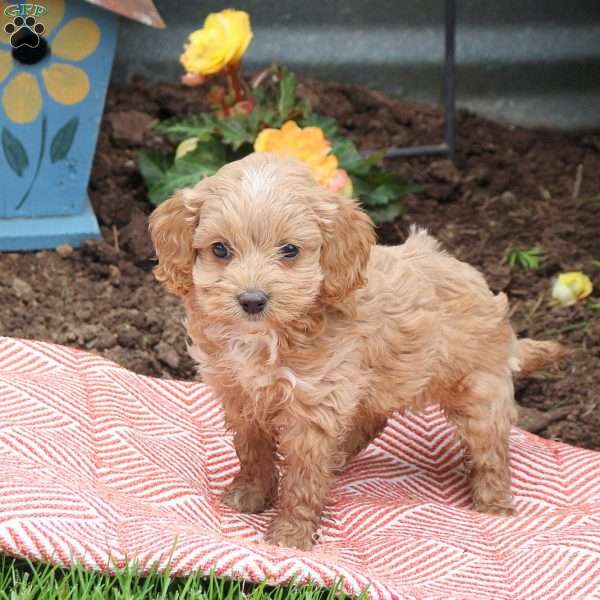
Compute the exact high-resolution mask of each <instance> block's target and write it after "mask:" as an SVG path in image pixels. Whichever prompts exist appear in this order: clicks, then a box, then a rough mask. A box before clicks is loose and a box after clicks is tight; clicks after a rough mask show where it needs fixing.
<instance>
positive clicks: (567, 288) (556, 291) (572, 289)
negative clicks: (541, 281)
mask: <svg viewBox="0 0 600 600" xmlns="http://www.w3.org/2000/svg"><path fill="white" fill-rule="evenodd" d="M592 289H593V286H592V282H591V280H590V278H589V277H588V276H587V275H586V274H585V273H581V272H579V271H571V272H569V273H561V274H560V275H559V276H558V277H557V279H556V281H555V282H554V285H553V287H552V297H553V298H554V299H555V300H557V301H558V302H559V303H560V304H562V305H563V306H570V305H571V304H575V302H577V301H578V300H583V299H584V298H587V297H588V296H589V295H590V294H591V293H592Z"/></svg>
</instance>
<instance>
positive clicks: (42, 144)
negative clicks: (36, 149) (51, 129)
mask: <svg viewBox="0 0 600 600" xmlns="http://www.w3.org/2000/svg"><path fill="white" fill-rule="evenodd" d="M47 128H48V122H47V119H46V115H42V139H41V142H40V154H39V156H38V162H37V166H36V168H35V173H34V174H33V178H32V180H31V183H30V184H29V187H28V188H27V191H26V192H25V194H24V195H23V197H22V198H21V200H20V201H19V204H17V206H15V210H19V209H20V208H21V207H22V206H23V204H25V201H26V200H27V198H29V194H30V193H31V190H32V189H33V184H34V183H35V181H36V179H37V176H38V175H39V173H40V168H41V166H42V160H43V158H44V150H45V149H46V130H47Z"/></svg>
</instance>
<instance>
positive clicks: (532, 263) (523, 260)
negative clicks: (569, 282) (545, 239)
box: [506, 246, 544, 271]
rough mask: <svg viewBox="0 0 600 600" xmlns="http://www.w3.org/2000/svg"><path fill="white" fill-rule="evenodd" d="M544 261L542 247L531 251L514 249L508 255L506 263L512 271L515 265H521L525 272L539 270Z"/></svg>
mask: <svg viewBox="0 0 600 600" xmlns="http://www.w3.org/2000/svg"><path fill="white" fill-rule="evenodd" d="M543 260H544V249H543V248H542V247H540V246H534V247H533V248H530V249H529V250H524V249H523V248H518V247H514V248H512V249H511V250H510V252H509V253H508V256H507V259H506V262H507V263H508V266H509V267H510V268H511V269H512V268H513V267H514V266H515V265H519V267H521V269H523V270H524V271H530V270H532V269H537V268H538V267H539V266H540V264H541V262H542V261H543Z"/></svg>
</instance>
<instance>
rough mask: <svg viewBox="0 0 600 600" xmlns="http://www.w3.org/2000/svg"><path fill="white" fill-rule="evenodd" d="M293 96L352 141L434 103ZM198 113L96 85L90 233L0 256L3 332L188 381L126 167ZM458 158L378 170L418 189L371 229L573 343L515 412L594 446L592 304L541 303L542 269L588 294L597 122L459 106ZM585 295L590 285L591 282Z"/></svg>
mask: <svg viewBox="0 0 600 600" xmlns="http://www.w3.org/2000/svg"><path fill="white" fill-rule="evenodd" d="M301 90H302V93H303V94H304V95H305V96H307V97H308V98H309V99H310V100H311V102H312V103H313V108H314V109H315V110H316V111H317V112H320V113H323V114H327V115H330V116H333V117H335V118H336V119H338V121H339V123H340V125H341V127H342V129H343V131H345V132H346V133H347V134H348V135H349V136H350V137H351V138H352V139H353V140H354V141H355V142H356V143H357V144H358V145H359V147H360V148H361V149H362V150H365V151H366V150H374V149H378V148H386V147H389V146H391V145H413V144H419V145H421V144H430V143H437V142H439V141H440V140H441V139H442V138H443V119H442V114H441V112H440V111H439V110H438V109H437V108H433V107H428V106H423V105H418V104H414V103H411V102H408V101H404V100H395V99H392V98H389V97H387V96H385V95H383V94H381V93H378V92H375V91H372V90H368V89H365V88H362V87H358V86H351V85H344V84H339V83H334V82H316V81H304V82H303V83H302V86H301ZM205 109H206V100H205V91H204V90H203V89H198V88H196V89H189V88H183V87H181V86H179V85H177V84H170V83H155V82H147V81H145V80H143V79H141V78H134V79H132V80H131V81H130V82H129V83H128V84H127V85H113V86H112V87H111V88H110V90H109V94H108V99H107V103H106V110H105V114H104V118H103V121H102V126H101V132H100V136H99V141H98V146H97V151H96V158H95V162H94V168H93V173H92V178H91V182H90V188H89V193H90V197H91V200H92V203H93V206H94V209H95V211H96V214H97V216H98V219H99V221H100V224H101V228H102V234H103V240H102V241H100V242H87V243H85V244H84V245H83V247H82V248H81V249H78V250H75V251H69V249H68V248H67V249H63V251H62V252H60V253H59V252H54V251H44V252H37V253H22V254H17V253H9V254H3V255H0V332H1V333H2V334H4V335H9V336H18V337H24V338H29V339H37V340H42V341H49V342H55V343H59V344H65V345H69V346H75V347H79V348H83V349H86V350H92V351H95V352H98V353H100V354H102V355H104V356H105V357H107V358H109V359H112V360H114V361H116V362H118V363H120V364H121V365H123V366H125V367H127V368H129V369H132V370H134V371H136V372H138V373H142V374H145V375H153V376H158V377H166V378H178V379H191V378H193V377H194V374H195V372H194V365H193V363H192V361H191V360H190V358H189V357H188V355H187V353H186V350H185V336H184V330H183V326H182V325H181V318H182V311H181V307H180V306H179V302H178V301H177V299H175V298H172V297H170V296H168V295H167V294H166V293H165V292H163V290H162V289H161V288H160V287H159V286H158V284H157V283H156V282H155V281H154V279H153V277H152V273H151V268H152V264H153V263H152V247H151V244H150V241H149V238H148V235H147V223H146V218H147V215H148V213H149V212H150V211H151V210H152V207H151V206H150V204H149V203H148V201H147V198H146V192H145V189H144V185H143V181H142V179H141V177H140V175H139V173H138V170H137V168H136V153H137V152H138V150H139V149H141V148H146V149H161V148H167V147H169V142H168V141H166V140H165V139H164V138H162V137H161V136H160V135H159V134H157V132H156V131H154V130H153V129H152V124H153V123H154V122H156V120H157V119H162V118H165V117H169V116H174V115H185V114H193V113H194V112H199V111H202V110H205ZM457 130H458V142H457V143H458V145H457V148H458V151H457V157H456V161H455V162H454V163H451V162H450V161H448V160H445V159H440V158H439V157H438V158H414V159H404V160H398V161H394V162H390V163H389V165H388V166H389V167H390V168H391V169H394V170H395V171H397V172H399V173H401V174H402V175H404V176H406V177H407V178H409V179H411V180H413V181H416V182H418V183H420V184H421V185H422V191H420V192H418V193H416V194H412V195H410V196H408V197H406V199H405V206H406V211H405V213H404V214H403V215H402V216H401V217H399V218H398V219H397V220H396V221H395V222H394V223H390V224H386V225H385V226H383V227H381V228H380V230H379V238H380V242H381V243H384V244H395V243H401V242H402V241H403V240H404V239H405V237H406V235H407V232H408V228H409V225H410V224H411V223H417V224H419V225H422V226H425V227H427V228H428V229H429V230H430V231H431V232H432V233H433V234H434V235H435V236H437V237H438V238H439V239H440V240H441V241H442V243H443V244H444V246H445V247H446V248H447V249H448V250H449V251H451V252H452V253H454V254H455V255H456V256H457V257H459V258H460V259H462V260H465V261H468V262H470V263H472V264H473V265H475V266H477V267H478V268H479V269H481V271H482V272H483V273H484V274H485V276H486V277H487V280H488V282H489V284H490V286H491V287H492V289H493V290H495V291H504V292H505V293H507V294H508V296H509V298H510V302H511V307H512V318H513V323H514V326H515V328H516V330H517V332H518V334H519V335H521V336H531V337H536V338H540V339H558V340H561V341H562V342H564V343H566V344H568V345H569V346H571V347H572V348H573V350H574V354H573V356H572V358H571V359H570V361H569V362H568V364H566V365H564V366H563V367H562V368H561V369H560V370H557V371H553V372H544V373H538V374H536V375H535V376H533V377H530V378H527V379H523V380H520V381H518V382H517V398H518V401H519V403H520V404H521V405H522V406H523V413H522V421H521V424H522V425H523V426H524V427H526V428H527V429H529V430H530V431H534V432H536V433H539V434H540V435H542V436H545V437H548V438H553V439H558V440H562V441H565V442H568V443H571V444H575V445H578V446H584V447H588V448H594V449H600V410H598V409H599V407H600V406H599V405H600V395H599V393H598V391H597V390H598V386H599V383H600V311H599V310H598V309H595V308H593V306H592V303H590V302H587V303H581V304H578V305H576V306H572V307H567V308H562V307H557V306H555V305H553V304H552V303H551V301H550V293H549V292H550V288H551V284H552V279H553V277H555V276H556V275H557V274H558V273H560V272H561V271H567V270H568V271H572V270H583V271H585V272H586V273H588V274H589V275H590V277H591V278H592V280H593V282H594V285H595V288H596V289H597V290H600V268H598V266H595V265H594V262H593V261H594V260H599V259H600V235H599V234H600V230H599V224H600V133H598V132H581V133H577V134H567V133H562V132H556V131H543V130H531V129H524V128H520V127H515V126H512V125H507V124H501V123H495V122H492V121H489V120H487V119H484V118H481V117H479V116H476V115H474V114H471V113H469V112H465V111H460V112H459V113H458V122H457ZM514 246H519V247H522V248H530V247H532V246H541V247H543V249H544V254H545V260H544V261H543V263H542V265H541V267H540V268H538V269H536V270H533V271H528V272H524V271H521V270H519V269H512V270H511V269H510V268H509V267H508V265H507V264H506V256H507V253H508V251H509V250H510V249H511V248H512V247H514ZM596 295H597V297H598V296H600V291H599V292H596Z"/></svg>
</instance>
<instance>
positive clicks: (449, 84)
mask: <svg viewBox="0 0 600 600" xmlns="http://www.w3.org/2000/svg"><path fill="white" fill-rule="evenodd" d="M455 123H456V0H446V8H445V62H444V135H445V141H444V142H443V143H441V144H436V145H434V146H412V147H407V148H391V149H390V150H388V152H387V153H386V155H385V157H386V158H404V157H409V156H438V155H441V156H447V157H448V158H449V159H450V160H454V156H455V150H456V127H455Z"/></svg>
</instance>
